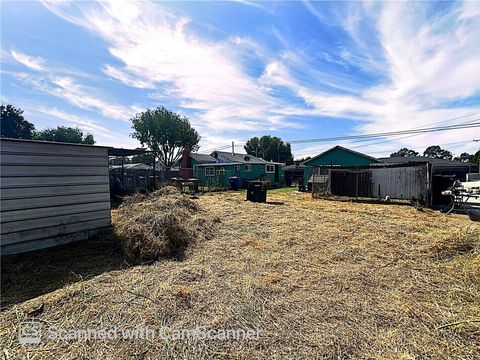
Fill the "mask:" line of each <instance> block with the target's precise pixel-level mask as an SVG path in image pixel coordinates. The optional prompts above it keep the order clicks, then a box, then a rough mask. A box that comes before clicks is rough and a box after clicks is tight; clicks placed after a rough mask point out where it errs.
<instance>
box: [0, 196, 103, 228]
mask: <svg viewBox="0 0 480 360" xmlns="http://www.w3.org/2000/svg"><path fill="white" fill-rule="evenodd" d="M106 209H108V210H110V201H108V202H94V203H88V204H74V205H64V206H52V207H48V208H37V209H25V210H13V211H6V212H2V213H0V221H1V223H2V224H5V223H8V222H17V221H22V220H30V219H48V218H49V217H51V216H59V215H68V214H78V213H83V212H90V211H98V210H106Z"/></svg>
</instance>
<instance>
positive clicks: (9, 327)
mask: <svg viewBox="0 0 480 360" xmlns="http://www.w3.org/2000/svg"><path fill="white" fill-rule="evenodd" d="M174 196H176V195H174ZM244 197H245V193H244V192H243V193H242V192H235V193H233V192H227V193H215V194H211V195H204V196H201V197H200V198H199V199H197V200H194V201H193V202H194V203H195V204H197V206H200V207H201V208H202V209H204V210H205V212H206V213H203V212H202V211H200V212H199V213H198V212H197V213H195V212H193V214H194V215H192V216H196V214H201V215H202V216H205V215H208V216H209V217H213V218H215V217H220V218H221V219H222V222H221V223H219V224H216V226H215V236H214V237H213V238H212V239H211V240H209V241H204V242H201V243H198V244H197V245H194V246H193V247H190V248H189V250H188V254H187V255H188V256H185V258H184V259H183V260H182V261H178V260H177V259H165V260H162V261H156V262H154V263H153V264H150V265H138V266H131V267H128V268H126V267H124V266H122V264H121V261H119V262H118V263H116V265H114V264H112V255H111V254H110V253H108V256H107V255H106V256H105V259H103V260H102V259H101V258H100V257H99V255H97V256H96V257H95V258H91V257H90V256H84V257H82V258H77V257H76V255H77V254H78V250H75V252H73V251H72V252H71V253H70V254H66V253H64V254H63V256H62V257H61V258H60V257H59V261H60V259H66V260H64V263H61V262H56V261H52V260H51V258H49V259H46V260H45V263H43V264H42V263H41V262H37V263H35V264H31V266H29V267H25V269H35V271H34V272H32V271H30V272H28V271H24V272H21V271H16V272H12V273H11V276H10V275H7V276H3V277H2V285H3V284H4V281H5V280H6V279H4V278H8V277H10V280H11V282H8V284H7V286H2V295H3V296H4V297H5V296H6V298H7V299H9V305H8V306H9V307H8V308H7V309H6V310H4V311H3V312H2V316H1V317H0V345H1V347H2V348H3V349H4V350H5V353H6V354H7V355H8V356H5V357H6V358H9V359H23V358H31V359H42V358H45V359H53V358H61V359H94V358H105V359H127V358H128V359H158V358H163V359H211V358H217V359H218V358H229V359H231V358H234V359H322V358H323V359H459V358H461V359H479V358H480V348H479V344H480V306H479V304H480V227H479V226H478V224H474V223H472V222H470V221H469V220H468V218H467V217H466V216H459V215H453V216H448V217H446V216H444V215H442V214H440V213H437V212H433V211H431V210H429V209H425V210H424V211H422V212H419V211H416V210H415V209H414V208H412V207H407V206H397V205H385V204H357V203H345V202H334V201H326V200H313V199H312V198H311V196H310V195H309V194H296V193H293V192H283V190H275V191H269V194H268V200H269V201H271V202H277V204H276V205H274V204H273V203H270V204H255V203H250V202H245V201H244ZM146 201H147V203H148V202H150V201H154V200H153V199H150V198H149V199H146ZM281 202H283V203H284V204H283V205H280V204H279V203H281ZM139 206H140V203H139ZM188 212H189V213H191V211H190V210H189V211H188ZM131 215H132V216H135V214H131ZM122 219H123V217H122ZM117 220H118V218H117V217H116V216H115V217H114V223H115V224H117V227H118V223H117ZM89 252H90V251H89ZM122 260H123V259H122ZM26 261H30V260H29V258H27V260H26ZM89 262H90V263H89ZM16 264H20V262H19V261H17V263H16ZM79 264H82V266H80V265H79ZM102 264H103V265H102ZM62 266H63V268H62ZM100 266H103V267H104V269H105V270H104V271H103V272H101V273H98V272H97V273H96V274H95V275H90V273H89V272H86V271H93V270H95V269H98V268H99V267H100ZM112 266H113V267H114V269H111V268H112ZM15 268H16V269H22V268H23V267H20V266H19V265H16V266H15ZM109 268H110V269H111V270H108V269H109ZM55 270H58V271H56V273H58V274H71V273H72V272H73V273H74V274H75V275H71V278H72V279H71V280H70V283H68V284H66V283H65V282H63V283H61V284H56V283H54V282H52V279H51V278H50V277H49V274H51V273H52V271H55ZM2 275H3V274H2ZM29 276H30V277H33V276H36V278H35V280H36V281H38V282H40V283H41V284H42V288H43V289H46V288H48V289H49V290H48V291H44V292H43V294H40V295H37V296H35V297H30V298H29V300H26V299H25V298H24V297H23V298H21V299H19V300H17V301H14V299H15V295H16V294H17V291H18V292H20V291H21V290H22V288H23V287H24V286H25V285H24V284H30V282H28V281H27V278H28V277H29ZM73 278H75V279H73ZM42 304H44V308H43V312H42V313H41V314H40V315H38V316H37V318H39V319H41V320H43V321H45V322H48V323H49V324H52V325H55V326H58V327H60V328H63V329H72V328H76V329H88V328H105V327H108V328H110V327H117V328H119V329H133V328H135V327H137V326H148V327H149V328H151V329H155V330H157V331H158V330H159V329H160V328H162V327H168V328H169V329H195V327H197V326H205V327H206V328H207V329H250V328H258V329H260V331H261V332H260V337H259V338H258V339H257V340H251V341H233V340H230V341H217V340H208V339H187V340H173V339H169V340H163V339H158V338H157V339H155V340H154V341H151V340H131V341H128V340H122V339H114V340H103V341H98V340H97V341H88V342H86V341H83V342H82V341H74V340H68V341H60V340H48V341H47V340H45V341H44V342H42V344H40V345H31V346H22V345H19V344H18V341H17V337H18V324H19V322H20V321H21V320H23V319H25V318H27V317H28V313H29V312H31V311H32V310H36V309H39V308H41V306H42Z"/></svg>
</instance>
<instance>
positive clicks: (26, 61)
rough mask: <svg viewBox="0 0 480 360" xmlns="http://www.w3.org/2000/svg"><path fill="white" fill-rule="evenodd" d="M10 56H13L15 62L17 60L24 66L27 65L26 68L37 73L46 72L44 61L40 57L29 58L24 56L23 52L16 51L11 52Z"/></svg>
mask: <svg viewBox="0 0 480 360" xmlns="http://www.w3.org/2000/svg"><path fill="white" fill-rule="evenodd" d="M10 54H11V55H12V57H13V58H14V59H15V60H17V61H18V62H19V63H21V64H22V65H25V66H26V67H28V68H29V69H31V70H35V71H44V70H45V67H44V61H43V59H42V58H41V57H39V56H36V57H34V56H28V55H26V54H23V53H21V52H18V51H15V50H12V51H10Z"/></svg>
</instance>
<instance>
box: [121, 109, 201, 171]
mask: <svg viewBox="0 0 480 360" xmlns="http://www.w3.org/2000/svg"><path fill="white" fill-rule="evenodd" d="M131 121H132V128H133V130H134V132H133V133H132V135H131V136H132V137H133V138H135V139H137V140H139V141H140V143H141V144H142V146H143V145H147V146H148V147H149V148H150V150H152V151H153V153H154V155H155V157H158V158H160V161H162V163H163V164H164V165H165V166H167V167H171V166H172V165H173V164H174V163H175V162H176V161H177V160H178V159H179V158H180V157H181V155H182V153H183V151H184V150H185V149H189V150H190V151H196V150H197V149H198V143H199V141H200V135H198V133H197V131H196V130H195V129H194V128H193V127H192V126H191V125H190V121H189V120H188V118H186V117H182V116H180V115H179V114H177V113H174V112H172V111H170V110H167V109H165V108H164V107H163V106H161V107H158V108H156V109H153V110H151V109H147V110H146V111H144V112H142V113H139V114H137V115H135V117H133V118H132V119H131Z"/></svg>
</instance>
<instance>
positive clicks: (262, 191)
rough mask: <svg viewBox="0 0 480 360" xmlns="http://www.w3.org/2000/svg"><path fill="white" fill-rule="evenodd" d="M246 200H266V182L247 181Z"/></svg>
mask: <svg viewBox="0 0 480 360" xmlns="http://www.w3.org/2000/svg"><path fill="white" fill-rule="evenodd" d="M247 200H249V201H252V202H267V183H266V182H265V181H260V180H253V181H250V182H249V183H248V187H247Z"/></svg>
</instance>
